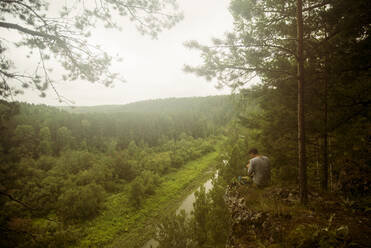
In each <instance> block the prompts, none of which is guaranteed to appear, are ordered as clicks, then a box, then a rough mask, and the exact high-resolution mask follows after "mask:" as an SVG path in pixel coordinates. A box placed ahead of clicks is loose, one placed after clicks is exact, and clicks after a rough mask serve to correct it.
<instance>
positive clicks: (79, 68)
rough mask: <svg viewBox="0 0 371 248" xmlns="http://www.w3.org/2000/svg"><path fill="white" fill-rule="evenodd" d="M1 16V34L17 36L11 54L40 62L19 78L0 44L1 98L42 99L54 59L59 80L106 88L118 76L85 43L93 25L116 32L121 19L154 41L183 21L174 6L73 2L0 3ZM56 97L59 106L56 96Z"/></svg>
mask: <svg viewBox="0 0 371 248" xmlns="http://www.w3.org/2000/svg"><path fill="white" fill-rule="evenodd" d="M51 9H54V10H55V12H56V13H54V14H53V12H54V11H51ZM0 13H1V14H0V20H1V22H0V28H2V29H8V30H10V31H18V32H19V33H20V34H21V38H20V40H11V41H10V43H11V44H13V43H14V44H15V46H16V49H19V47H25V48H26V49H27V51H28V52H29V54H28V56H27V57H33V58H36V59H38V60H39V63H38V65H37V66H36V67H35V70H34V73H18V72H17V70H16V69H15V68H14V66H13V65H14V64H15V63H14V61H13V59H12V58H11V56H10V55H9V52H7V51H6V50H7V49H8V44H7V43H6V42H5V41H4V40H2V41H1V43H0V54H1V70H0V75H1V77H2V81H1V83H0V96H1V97H2V98H7V97H9V96H11V95H13V94H17V93H19V92H20V90H21V89H22V88H25V89H26V88H29V87H34V88H35V89H36V90H38V91H40V93H41V96H45V93H44V92H43V91H45V89H47V88H48V87H52V88H53V89H54V90H55V88H54V86H53V82H52V80H51V77H50V76H49V72H50V71H51V64H52V63H50V65H49V64H47V62H48V60H50V59H51V58H52V57H53V56H54V58H55V60H56V61H58V62H59V63H60V65H61V66H63V68H64V70H65V72H64V75H63V78H64V80H77V79H83V80H88V81H90V82H101V83H103V84H104V85H110V84H112V83H113V82H114V81H115V80H117V79H120V77H119V75H118V74H117V73H112V72H110V70H109V68H110V66H111V63H112V57H111V56H109V55H108V54H107V53H105V52H104V51H102V50H101V49H100V48H99V46H96V45H92V44H90V42H89V39H88V38H89V37H90V36H91V34H92V33H93V32H94V29H93V28H94V27H95V26H96V25H97V24H103V25H104V27H105V28H114V29H121V28H122V27H121V25H120V23H122V21H120V17H126V18H127V19H129V20H130V21H132V22H134V24H135V25H136V27H137V28H138V29H139V31H140V32H141V33H143V34H149V35H151V36H152V37H156V35H157V34H158V33H159V32H161V31H162V30H163V29H164V28H171V27H172V26H174V25H175V24H176V23H177V22H179V21H180V20H181V18H182V15H181V13H179V12H178V11H177V5H176V2H175V0H160V1H158V0H150V1H129V2H123V1H118V0H114V1H106V0H105V1H100V2H99V3H98V2H95V1H83V2H80V1H77V2H75V3H73V4H70V3H67V2H65V3H60V2H58V3H57V2H53V1H52V2H50V3H49V2H48V1H45V0H36V1H34V0H32V1H31V0H27V1H2V3H1V5H0ZM35 52H36V53H35ZM35 54H36V55H35ZM19 83H21V85H19ZM14 84H15V85H14ZM55 93H56V95H57V97H58V98H59V100H60V101H62V100H63V98H62V97H61V96H60V95H59V94H58V92H55Z"/></svg>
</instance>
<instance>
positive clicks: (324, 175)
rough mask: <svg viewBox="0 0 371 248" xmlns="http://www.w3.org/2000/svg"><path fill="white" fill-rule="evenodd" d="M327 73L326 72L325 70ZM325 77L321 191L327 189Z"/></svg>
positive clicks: (326, 86)
mask: <svg viewBox="0 0 371 248" xmlns="http://www.w3.org/2000/svg"><path fill="white" fill-rule="evenodd" d="M326 73H327V72H326ZM327 83H328V82H327V79H325V92H324V93H325V99H324V100H325V106H324V130H323V164H322V178H321V179H322V180H321V189H322V190H323V191H327V190H328V133H327V132H328V130H327V118H328V117H327V112H328V107H327V88H328V85H327Z"/></svg>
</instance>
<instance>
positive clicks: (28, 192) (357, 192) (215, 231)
mask: <svg viewBox="0 0 371 248" xmlns="http://www.w3.org/2000/svg"><path fill="white" fill-rule="evenodd" d="M77 2H78V3H80V1H77ZM175 2H176V1H173V0H169V1H165V0H149V1H139V0H133V1H118V0H112V1H105V0H102V1H101V4H100V5H97V3H95V5H94V4H92V5H87V7H86V9H85V12H84V14H83V15H81V16H76V15H75V16H74V18H75V19H68V18H67V17H66V16H68V15H69V14H70V12H69V11H71V13H72V12H73V10H68V9H65V10H64V11H65V12H66V13H64V15H63V13H62V15H61V17H60V18H61V19H58V20H55V19H53V18H51V19H48V18H47V17H46V15H39V13H45V11H47V10H48V4H46V2H44V1H41V0H36V1H2V2H1V3H0V13H1V20H0V30H1V29H7V30H16V31H18V32H21V33H23V34H24V35H26V36H25V37H26V38H24V39H23V40H22V42H19V43H17V42H14V44H15V45H19V46H21V45H22V46H25V47H26V48H28V49H30V51H31V53H33V52H32V51H35V50H39V52H40V53H39V54H40V57H39V59H40V62H39V63H38V64H37V66H36V70H35V73H34V74H31V75H29V74H20V73H18V71H17V70H14V68H16V66H15V64H16V63H15V62H14V61H13V60H14V59H15V58H12V57H11V56H9V55H8V54H7V53H5V51H6V50H7V48H6V46H5V45H4V44H5V43H4V42H5V41H3V40H0V55H1V59H0V76H1V81H0V136H1V140H0V170H1V173H0V212H1V219H0V233H1V240H0V246H1V247H130V248H131V247H132V248H137V247H143V248H150V247H158V248H210V247H214V248H222V247H223V248H224V247H225V248H238V247H252V248H255V247H257V248H260V247H262V248H263V247H265V248H278V247H282V248H312V247H314V248H317V247H318V248H327V247H339V248H345V247H352V248H367V247H369V245H370V243H371V238H370V237H371V222H370V217H371V195H370V187H371V185H370V175H371V167H370V164H371V161H370V155H369V154H370V147H371V146H370V145H371V144H370V142H371V132H370V131H371V123H370V113H371V111H370V103H371V92H370V87H371V84H370V66H371V65H370V63H371V59H370V57H371V42H370V37H369V34H370V24H371V15H370V13H369V10H370V9H371V6H370V5H371V3H370V2H369V1H366V0H353V1H348V0H295V1H286V0H230V1H228V6H229V7H228V10H229V12H230V14H231V15H232V18H233V24H232V25H233V28H232V29H231V30H230V31H229V32H225V33H224V35H221V36H219V37H209V38H210V39H211V43H204V42H203V41H197V40H189V41H187V42H185V47H186V48H187V49H190V50H192V52H195V53H197V56H198V60H187V61H193V62H184V63H186V65H184V68H183V71H184V72H186V73H187V74H188V75H193V76H196V77H197V78H202V79H205V81H209V83H211V84H213V85H215V86H216V87H217V88H228V89H230V90H231V92H232V93H231V94H230V95H219V96H207V97H187V98H175V97H173V98H164V99H155V100H146V101H139V102H134V103H129V104H126V105H119V104H117V105H97V106H77V105H76V106H73V104H72V106H63V107H59V106H50V105H42V104H32V103H27V102H19V101H15V100H14V98H15V97H16V96H17V95H20V94H22V91H26V92H27V91H30V90H34V91H36V92H39V93H40V97H47V96H46V94H45V92H46V91H47V90H48V89H49V90H50V89H51V90H53V91H55V94H56V97H57V99H58V100H59V101H60V102H63V101H66V99H65V98H63V95H62V93H63V92H58V91H56V90H55V84H54V81H53V80H52V79H51V78H50V77H51V75H52V74H51V73H50V70H48V67H47V66H46V65H45V63H46V62H47V61H49V60H50V59H51V56H49V55H53V56H54V57H55V59H56V60H57V61H58V62H59V63H60V65H61V66H62V67H63V68H64V70H65V73H64V75H63V78H64V80H65V81H76V80H87V81H90V82H97V83H102V84H103V85H106V86H111V85H112V84H113V82H116V81H118V80H119V74H116V73H113V72H111V71H110V66H111V64H112V63H113V62H112V61H113V58H112V57H110V56H109V55H108V54H104V53H103V54H100V53H99V52H100V49H97V50H94V49H90V46H89V45H88V42H87V39H88V37H89V35H90V34H88V31H86V30H88V28H91V27H93V26H94V25H95V24H96V23H95V21H96V22H101V23H103V24H104V26H105V28H112V29H120V28H119V27H118V26H119V25H118V23H117V21H115V18H114V17H115V16H116V15H117V16H124V17H128V18H129V20H130V21H131V22H134V24H135V25H136V28H137V29H138V30H139V32H140V33H143V34H144V35H150V36H152V37H157V35H158V34H159V33H161V32H163V31H164V29H170V28H174V29H175V28H176V25H177V24H178V23H181V22H182V19H183V17H184V16H183V15H182V14H181V13H180V12H178V10H177V8H176V4H175ZM179 2H181V1H179ZM136 4H137V5H136ZM92 6H93V7H92ZM94 6H95V7H94ZM89 7H91V9H89ZM84 8H85V6H84ZM211 9H212V8H211ZM110 10H112V13H114V14H111V13H110ZM165 10H170V11H171V14H164V12H163V11H165ZM43 11H44V12H43ZM62 12H63V11H62ZM205 13H206V12H205ZM9 16H11V17H12V18H13V19H9V20H14V19H17V20H19V23H22V24H24V26H21V25H18V24H13V23H11V22H10V21H9V22H8V20H7V19H5V18H6V17H9ZM71 16H72V14H71ZM185 17H187V16H186V15H185ZM205 19H207V18H205ZM70 20H73V21H72V23H70V22H69V21H70ZM66 27H68V29H67V30H66ZM38 30H39V31H38ZM169 47H170V45H169ZM164 56H165V51H164ZM157 59H158V58H156V62H158V63H160V62H159V61H160V60H158V61H157ZM194 61H198V63H197V62H194ZM44 62H45V63H44ZM51 64H53V63H51ZM146 73H147V72H146ZM62 74H63V73H62ZM148 74H150V73H148ZM194 80H196V79H194ZM174 85H175V84H174ZM174 87H175V88H176V87H181V84H177V85H175V86H174ZM30 88H31V89H30ZM152 90H153V89H152ZM143 91H144V90H143ZM67 102H68V101H67ZM70 105H71V104H70ZM252 148H255V149H256V148H257V149H258V150H259V153H258V154H257V155H258V156H260V155H264V156H267V157H268V158H269V168H270V176H271V180H270V184H269V185H265V187H258V186H257V185H255V181H253V178H254V176H255V175H250V176H251V177H249V176H248V170H247V167H246V165H247V164H248V163H249V161H251V160H250V159H251V153H250V152H249V150H251V149H252ZM207 180H211V185H212V187H211V188H208V189H206V187H204V183H205V182H206V181H207ZM191 193H194V201H193V202H192V211H190V214H187V213H186V211H177V210H179V205H180V203H181V202H182V201H183V200H184V199H186V196H187V195H189V194H191Z"/></svg>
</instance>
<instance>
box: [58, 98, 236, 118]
mask: <svg viewBox="0 0 371 248" xmlns="http://www.w3.org/2000/svg"><path fill="white" fill-rule="evenodd" d="M230 104H231V100H230V96H229V95H219V96H207V97H184V98H166V99H156V100H145V101H139V102H134V103H129V104H125V105H99V106H76V107H74V106H73V107H59V108H60V109H62V110H65V111H68V112H70V113H124V112H135V113H166V114H169V113H179V112H193V111H195V110H197V111H202V112H203V111H212V110H215V108H224V107H231V105H230ZM212 112H213V111H212Z"/></svg>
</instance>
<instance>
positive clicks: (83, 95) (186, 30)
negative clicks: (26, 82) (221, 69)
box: [13, 0, 232, 106]
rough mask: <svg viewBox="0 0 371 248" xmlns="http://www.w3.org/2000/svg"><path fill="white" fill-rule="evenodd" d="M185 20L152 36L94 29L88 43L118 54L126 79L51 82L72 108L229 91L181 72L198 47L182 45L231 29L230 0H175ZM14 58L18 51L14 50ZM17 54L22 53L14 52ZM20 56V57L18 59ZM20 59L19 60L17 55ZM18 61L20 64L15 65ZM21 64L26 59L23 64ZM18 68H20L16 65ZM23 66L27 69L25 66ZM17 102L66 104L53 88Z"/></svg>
mask: <svg viewBox="0 0 371 248" xmlns="http://www.w3.org/2000/svg"><path fill="white" fill-rule="evenodd" d="M178 2H179V5H180V9H181V10H182V11H183V13H184V19H183V20H182V21H181V22H180V23H178V24H177V25H176V26H175V27H173V28H172V29H170V30H165V31H164V32H163V33H161V34H160V35H159V37H158V39H156V40H153V39H151V38H150V37H148V36H142V35H140V34H139V32H138V31H137V30H136V29H135V27H134V25H133V24H132V23H131V24H130V23H129V24H127V25H125V26H123V31H122V32H118V31H114V30H105V29H97V30H95V33H94V35H93V38H92V42H93V43H95V44H100V45H102V47H103V48H104V50H105V51H107V52H108V53H110V54H111V55H116V54H119V55H120V56H121V57H122V58H123V61H122V62H120V63H116V64H115V65H114V67H113V70H114V71H119V72H120V73H122V75H123V76H124V78H125V80H126V81H127V82H126V83H120V82H117V83H115V85H114V87H113V88H107V87H105V86H103V85H99V84H91V83H88V82H83V81H74V82H56V84H55V85H56V88H57V90H58V91H59V92H60V94H62V95H63V96H64V97H66V98H68V99H70V100H72V101H74V102H75V105H76V106H88V105H103V104H125V103H129V102H135V101H140V100H146V99H157V98H168V97H189V96H207V95H219V94H229V93H230V90H229V89H222V90H217V89H215V82H214V83H213V82H207V81H206V80H205V79H203V78H199V77H196V76H194V75H193V74H188V73H185V72H183V71H182V68H183V65H184V64H191V65H197V64H199V63H200V62H201V59H200V57H199V53H198V52H197V51H193V50H189V49H187V48H186V47H184V45H183V43H184V42H185V41H189V40H197V41H199V42H201V43H210V40H211V38H212V37H221V36H222V35H223V34H224V33H225V32H226V31H230V30H231V29H232V16H231V15H230V13H229V11H228V5H229V0H179V1H178ZM13 54H14V56H17V53H16V52H15V53H13ZM18 56H20V57H21V58H22V55H20V54H19V55H18ZM23 58H24V57H23ZM16 61H19V59H16ZM20 64H22V63H20ZM23 64H24V65H23V66H25V67H27V66H26V64H27V63H25V62H24V63H23ZM18 69H19V70H20V69H21V68H18ZM25 69H27V68H25ZM16 100H19V101H26V102H32V103H43V104H49V105H57V106H58V105H65V104H60V103H58V101H57V98H56V96H55V95H54V94H53V93H52V92H48V96H47V97H46V98H40V97H38V93H37V92H36V91H34V92H31V91H26V92H25V94H23V95H20V96H18V97H16Z"/></svg>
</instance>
